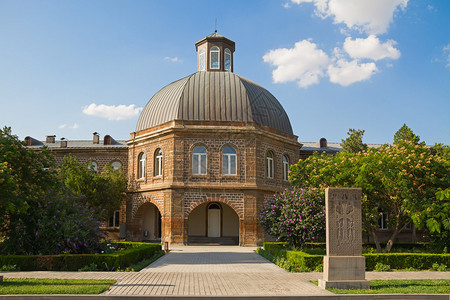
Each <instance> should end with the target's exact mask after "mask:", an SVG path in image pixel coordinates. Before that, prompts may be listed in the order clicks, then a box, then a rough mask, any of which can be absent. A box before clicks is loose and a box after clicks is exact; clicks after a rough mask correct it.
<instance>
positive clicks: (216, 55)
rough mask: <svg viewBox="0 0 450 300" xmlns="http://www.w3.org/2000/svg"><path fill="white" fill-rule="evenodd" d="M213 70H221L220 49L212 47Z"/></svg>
mask: <svg viewBox="0 0 450 300" xmlns="http://www.w3.org/2000/svg"><path fill="white" fill-rule="evenodd" d="M210 61H211V69H220V50H219V47H216V46H214V47H212V48H211V50H210Z"/></svg>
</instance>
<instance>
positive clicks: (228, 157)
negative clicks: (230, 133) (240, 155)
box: [222, 147, 236, 175]
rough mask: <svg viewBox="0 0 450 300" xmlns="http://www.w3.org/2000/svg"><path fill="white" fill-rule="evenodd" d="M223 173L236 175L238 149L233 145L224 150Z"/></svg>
mask: <svg viewBox="0 0 450 300" xmlns="http://www.w3.org/2000/svg"><path fill="white" fill-rule="evenodd" d="M222 173H223V175H236V150H235V149H234V148H233V147H225V148H224V149H223V151H222Z"/></svg>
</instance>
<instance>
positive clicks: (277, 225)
mask: <svg viewBox="0 0 450 300" xmlns="http://www.w3.org/2000/svg"><path fill="white" fill-rule="evenodd" d="M259 221H260V224H261V227H262V228H263V229H264V230H265V232H266V233H268V234H270V235H271V236H274V237H276V238H277V239H278V240H280V241H283V242H287V243H290V244H292V245H294V246H302V245H304V244H305V243H306V242H311V241H317V240H320V239H323V238H324V237H325V206H324V198H323V195H320V194H319V193H318V192H317V191H316V190H312V189H302V188H294V189H292V190H285V191H283V192H281V193H277V194H275V195H274V196H273V197H272V198H269V199H267V200H265V201H264V203H263V205H262V207H261V210H260V213H259Z"/></svg>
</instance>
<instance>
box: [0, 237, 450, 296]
mask: <svg viewBox="0 0 450 300" xmlns="http://www.w3.org/2000/svg"><path fill="white" fill-rule="evenodd" d="M254 250H255V248H247V247H238V246H185V247H174V248H172V249H171V252H170V253H169V254H167V255H165V256H163V257H162V258H160V259H159V260H158V261H156V262H154V263H153V264H151V265H150V266H148V267H147V268H145V269H143V270H142V271H141V272H137V273H123V272H3V273H0V275H3V276H4V277H5V278H19V277H27V278H89V279H116V280H117V282H116V284H114V285H113V286H112V287H111V289H110V290H109V291H107V292H106V293H105V295H127V296H128V295H152V296H235V295H239V296H287V295H290V296H295V295H331V293H330V292H328V291H326V290H322V289H320V288H318V287H317V286H315V285H313V284H312V283H309V280H317V279H318V278H322V273H317V272H312V273H289V272H286V271H284V270H283V269H281V268H279V267H277V266H276V265H274V264H272V263H270V262H268V261H267V260H265V259H264V258H262V257H260V256H259V255H258V254H256V253H255V252H254ZM366 278H367V279H368V280H374V279H450V272H385V273H380V272H367V273H366Z"/></svg>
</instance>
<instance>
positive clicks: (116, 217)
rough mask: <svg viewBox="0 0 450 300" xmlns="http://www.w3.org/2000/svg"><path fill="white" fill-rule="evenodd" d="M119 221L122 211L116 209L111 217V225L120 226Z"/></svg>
mask: <svg viewBox="0 0 450 300" xmlns="http://www.w3.org/2000/svg"><path fill="white" fill-rule="evenodd" d="M119 221H120V211H118V210H116V211H114V214H113V215H112V216H111V217H110V218H109V224H108V226H109V227H119V225H120V224H119Z"/></svg>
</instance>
